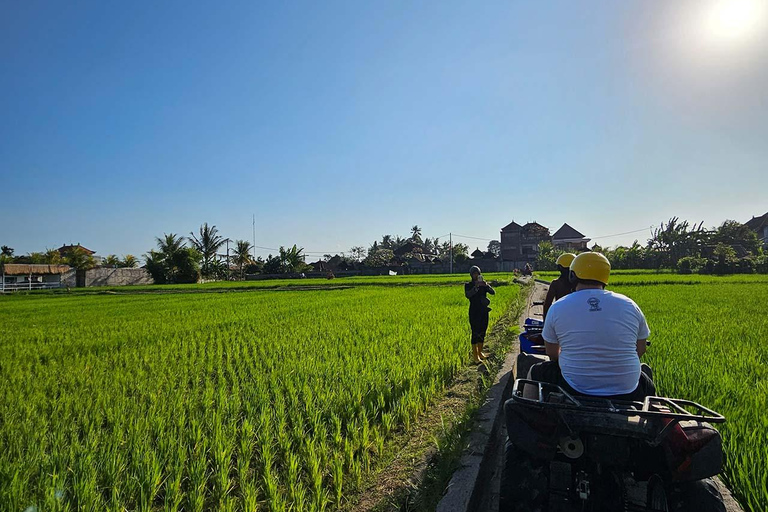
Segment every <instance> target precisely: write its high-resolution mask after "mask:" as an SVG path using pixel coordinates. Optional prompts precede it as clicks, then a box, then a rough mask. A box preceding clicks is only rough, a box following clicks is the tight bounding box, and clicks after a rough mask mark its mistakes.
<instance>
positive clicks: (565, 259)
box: [544, 252, 576, 320]
mask: <svg viewBox="0 0 768 512" xmlns="http://www.w3.org/2000/svg"><path fill="white" fill-rule="evenodd" d="M575 257H576V255H575V254H572V253H570V252H564V253H563V254H561V255H560V256H559V257H558V258H557V261H556V262H555V264H556V265H557V270H559V271H560V277H558V278H557V279H555V280H554V281H552V282H551V283H550V284H549V290H547V298H546V299H544V320H546V319H547V311H549V308H550V307H551V306H552V303H553V302H555V301H556V300H560V299H562V298H563V297H565V296H566V295H568V294H569V293H571V292H573V288H574V285H573V284H572V283H571V280H570V273H571V269H570V267H571V262H572V261H573V259H574V258H575Z"/></svg>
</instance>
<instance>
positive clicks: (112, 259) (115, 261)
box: [104, 254, 122, 267]
mask: <svg viewBox="0 0 768 512" xmlns="http://www.w3.org/2000/svg"><path fill="white" fill-rule="evenodd" d="M121 263H122V262H121V261H120V258H118V257H117V255H115V254H110V255H109V256H107V257H106V258H104V266H105V267H119V266H120V264H121Z"/></svg>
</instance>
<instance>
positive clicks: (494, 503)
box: [476, 282, 549, 512]
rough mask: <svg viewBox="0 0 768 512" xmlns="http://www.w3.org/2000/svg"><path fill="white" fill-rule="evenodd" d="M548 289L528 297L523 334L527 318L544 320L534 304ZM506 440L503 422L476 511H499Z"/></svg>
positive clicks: (536, 289) (540, 287)
mask: <svg viewBox="0 0 768 512" xmlns="http://www.w3.org/2000/svg"><path fill="white" fill-rule="evenodd" d="M548 288H549V287H548V286H546V285H544V284H541V283H539V282H536V283H535V285H534V289H533V291H532V292H531V295H530V297H528V306H527V307H526V309H525V311H524V312H523V314H522V316H521V317H520V319H519V325H520V330H521V332H522V331H523V330H524V329H523V323H524V322H525V319H526V318H529V317H530V318H537V319H539V320H541V319H542V318H543V317H542V312H543V307H542V306H534V302H543V301H544V298H545V297H546V296H547V290H548ZM519 351H520V347H519V346H517V345H515V348H514V349H513V350H512V352H513V357H515V358H516V357H517V354H518V353H519ZM514 368H515V365H512V370H511V371H512V373H513V375H512V380H514V379H515V378H517V376H516V375H514V371H515V370H514ZM502 414H503V411H502ZM506 440H507V426H506V424H505V422H504V421H502V422H501V427H500V428H499V429H498V434H497V436H496V438H495V439H494V440H493V449H492V450H490V453H491V456H490V457H488V459H490V460H486V462H487V464H488V465H489V466H490V467H491V468H492V469H491V470H490V471H489V476H488V479H487V481H486V482H485V485H484V489H483V492H482V493H481V494H480V496H481V497H482V498H481V500H480V503H479V506H478V507H477V508H476V510H481V511H483V512H485V511H487V512H498V510H499V488H500V486H501V470H502V468H503V467H504V444H505V443H506Z"/></svg>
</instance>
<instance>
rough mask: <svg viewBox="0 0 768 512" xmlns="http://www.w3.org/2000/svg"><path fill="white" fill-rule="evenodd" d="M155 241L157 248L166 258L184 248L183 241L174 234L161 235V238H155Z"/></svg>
mask: <svg viewBox="0 0 768 512" xmlns="http://www.w3.org/2000/svg"><path fill="white" fill-rule="evenodd" d="M155 240H156V241H157V248H158V249H160V252H161V253H163V254H164V255H165V257H166V258H168V257H171V256H174V255H175V254H176V253H178V252H179V251H180V250H182V249H183V248H184V247H185V244H184V239H183V238H182V237H180V236H179V235H176V234H174V233H171V234H165V233H164V234H163V238H160V237H157V238H155Z"/></svg>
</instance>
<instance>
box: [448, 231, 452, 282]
mask: <svg viewBox="0 0 768 512" xmlns="http://www.w3.org/2000/svg"><path fill="white" fill-rule="evenodd" d="M448 252H449V253H450V254H451V270H450V272H451V274H453V233H448Z"/></svg>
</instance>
